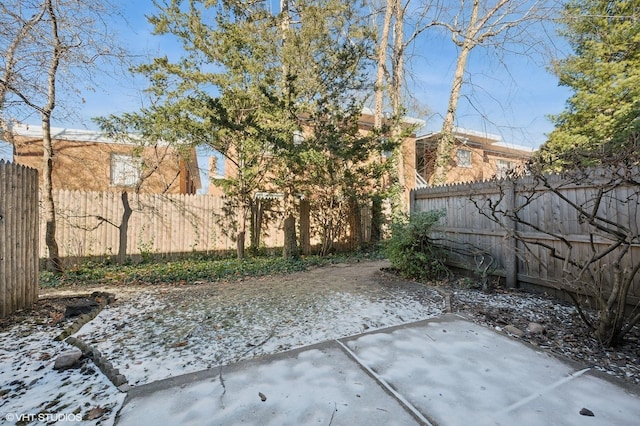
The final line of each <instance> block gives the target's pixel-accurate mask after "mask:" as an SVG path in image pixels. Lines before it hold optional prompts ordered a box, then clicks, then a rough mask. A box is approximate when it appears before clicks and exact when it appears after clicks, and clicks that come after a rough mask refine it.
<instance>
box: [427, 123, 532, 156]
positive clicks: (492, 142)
mask: <svg viewBox="0 0 640 426" xmlns="http://www.w3.org/2000/svg"><path fill="white" fill-rule="evenodd" d="M441 134H442V132H431V133H427V134H424V135H420V136H417V137H416V143H421V142H422V143H426V142H432V141H434V140H437V139H438V138H439V137H440V135H441ZM453 134H454V136H455V137H456V139H458V140H459V141H460V142H461V143H462V144H467V143H469V142H471V143H475V144H481V145H483V146H485V147H487V148H493V149H496V150H497V151H510V152H512V153H521V154H523V155H531V154H533V153H534V152H535V151H536V149H535V148H531V147H528V146H523V145H517V144H513V143H509V142H504V141H503V140H502V137H500V136H499V135H494V134H491V133H487V132H480V131H477V130H470V129H463V128H461V127H455V128H454V129H453Z"/></svg>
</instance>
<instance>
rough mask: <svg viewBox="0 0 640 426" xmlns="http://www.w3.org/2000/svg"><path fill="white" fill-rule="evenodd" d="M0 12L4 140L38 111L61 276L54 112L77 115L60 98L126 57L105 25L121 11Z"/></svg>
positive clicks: (28, 0)
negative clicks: (100, 67) (101, 64)
mask: <svg viewBox="0 0 640 426" xmlns="http://www.w3.org/2000/svg"><path fill="white" fill-rule="evenodd" d="M0 11H1V12H2V18H0V28H1V29H2V31H0V47H4V51H3V53H2V64H3V65H4V67H3V70H2V74H0V126H1V128H2V130H3V133H4V135H5V139H6V140H7V141H9V142H11V141H12V140H13V133H12V129H11V123H12V122H16V121H22V120H23V119H25V118H28V117H29V116H31V115H32V114H34V113H35V114H37V115H39V116H40V120H41V122H42V129H43V134H42V140H43V152H44V156H43V173H42V192H43V201H44V206H45V209H44V212H45V218H44V220H45V221H46V234H45V240H46V243H47V248H48V251H49V262H48V266H49V268H50V269H51V270H53V271H54V272H57V273H60V272H62V264H61V262H60V258H59V254H58V247H57V242H56V235H55V229H56V226H55V206H54V202H53V196H52V187H51V173H52V168H53V166H54V151H53V143H52V140H51V121H52V119H53V116H54V112H55V111H58V110H60V111H67V113H69V112H70V111H73V108H74V107H73V103H72V102H71V101H69V102H68V103H66V104H65V103H64V102H63V107H64V106H66V109H65V108H62V109H59V108H58V106H59V104H60V94H61V93H62V94H65V95H69V94H73V93H77V91H78V83H79V82H83V81H90V80H91V77H92V76H93V75H94V73H95V71H96V70H97V62H98V60H100V59H103V58H111V59H113V58H116V59H118V60H121V59H123V58H125V57H126V55H124V54H123V52H122V50H119V49H117V48H114V47H113V44H112V43H110V42H109V40H112V39H113V38H114V37H112V36H110V34H109V30H108V28H109V27H108V26H106V25H104V24H105V22H104V21H103V20H104V19H107V17H113V16H115V15H116V13H117V12H116V11H117V8H115V7H114V6H113V5H112V4H110V3H109V2H108V1H106V0H102V1H99V2H94V1H91V2H90V1H85V0H74V1H72V0H66V1H65V0H57V1H53V0H19V1H15V2H12V3H11V4H7V5H5V4H2V5H0ZM27 17H28V18H27ZM98 23H101V24H102V25H98ZM61 90H62V91H61ZM76 104H79V103H76Z"/></svg>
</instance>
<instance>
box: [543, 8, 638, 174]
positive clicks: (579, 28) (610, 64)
mask: <svg viewBox="0 0 640 426" xmlns="http://www.w3.org/2000/svg"><path fill="white" fill-rule="evenodd" d="M563 21H564V24H565V28H564V30H563V31H562V35H564V36H565V37H566V38H567V40H568V41H569V43H570V45H571V47H572V48H573V51H574V53H573V54H572V55H570V56H568V57H567V58H566V59H563V60H560V61H558V62H557V63H556V64H555V65H554V71H555V73H556V74H557V75H558V77H559V79H560V84H561V85H564V86H567V87H570V88H571V89H572V90H573V91H574V94H573V96H571V98H570V99H569V100H568V101H567V107H566V109H565V111H564V112H562V113H560V114H559V115H556V116H554V117H552V119H553V121H554V122H555V125H556V128H555V130H554V131H553V132H552V133H551V134H550V135H549V139H548V141H547V142H546V143H545V145H544V146H543V148H542V149H541V152H540V155H541V158H542V159H543V160H544V161H545V162H546V163H551V164H553V165H555V166H556V167H559V166H560V167H561V166H563V165H569V164H572V163H574V162H575V161H576V155H580V156H581V157H582V158H586V159H588V161H590V162H598V161H599V160H598V159H597V158H598V157H600V158H603V157H606V156H608V155H611V154H612V153H615V152H617V151H620V150H626V149H627V148H628V147H630V146H635V145H637V143H638V137H639V136H640V3H639V2H638V1H637V0H616V1H611V0H586V1H585V0H580V1H578V0H573V1H570V2H569V3H568V4H567V5H566V7H565V10H564V14H563Z"/></svg>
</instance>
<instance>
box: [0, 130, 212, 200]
mask: <svg viewBox="0 0 640 426" xmlns="http://www.w3.org/2000/svg"><path fill="white" fill-rule="evenodd" d="M11 130H12V131H13V132H14V133H15V135H16V136H22V137H27V138H34V139H42V126H38V125H33V124H14V125H13V126H12V128H11ZM129 137H130V138H131V139H134V140H135V139H136V138H139V136H136V135H129ZM51 139H53V140H62V141H69V142H93V143H110V144H118V145H135V142H133V141H130V140H114V138H112V137H109V136H108V135H106V134H105V133H104V132H99V131H96V130H85V129H69V128H66V127H51ZM0 141H6V139H5V138H4V132H0ZM160 144H161V145H164V144H163V142H162V141H160ZM185 160H186V163H187V167H188V169H189V173H190V174H191V178H192V179H193V181H194V183H195V185H196V187H197V188H200V187H202V182H201V180H200V173H199V171H198V165H197V161H198V160H197V157H196V155H195V154H193V155H191V156H190V158H185Z"/></svg>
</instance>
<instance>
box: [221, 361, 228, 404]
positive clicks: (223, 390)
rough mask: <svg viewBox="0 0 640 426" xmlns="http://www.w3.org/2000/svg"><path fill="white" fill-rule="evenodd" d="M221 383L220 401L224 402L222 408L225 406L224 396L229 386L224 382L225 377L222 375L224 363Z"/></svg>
mask: <svg viewBox="0 0 640 426" xmlns="http://www.w3.org/2000/svg"><path fill="white" fill-rule="evenodd" d="M220 384H221V385H222V394H221V395H220V403H222V408H224V401H222V398H223V397H224V394H225V393H227V386H226V385H225V384H224V378H223V377H222V365H221V366H220Z"/></svg>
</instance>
